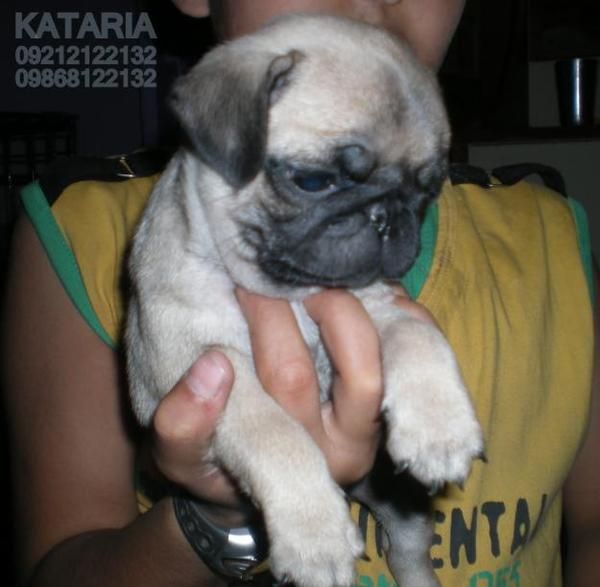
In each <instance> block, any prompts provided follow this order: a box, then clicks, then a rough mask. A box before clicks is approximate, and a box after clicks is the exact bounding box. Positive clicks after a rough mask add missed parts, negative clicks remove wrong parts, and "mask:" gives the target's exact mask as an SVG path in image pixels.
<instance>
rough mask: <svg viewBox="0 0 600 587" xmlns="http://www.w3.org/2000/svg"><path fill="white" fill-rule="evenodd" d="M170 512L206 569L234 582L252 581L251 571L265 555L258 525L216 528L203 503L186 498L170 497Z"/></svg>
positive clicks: (262, 538)
mask: <svg viewBox="0 0 600 587" xmlns="http://www.w3.org/2000/svg"><path fill="white" fill-rule="evenodd" d="M173 509H174V511H175V517H176V518H177V522H178V523H179V526H180V527H181V530H182V532H183V534H184V536H185V537H186V539H187V540H188V542H189V543H190V545H191V546H192V548H193V549H194V551H195V552H196V554H197V555H198V556H199V557H200V559H201V560H202V562H204V564H205V565H206V566H207V567H208V568H209V569H211V570H212V571H213V572H215V573H216V574H218V575H220V576H222V577H226V578H229V579H235V580H236V581H251V580H252V579H253V575H252V574H251V572H252V569H253V568H254V567H255V566H257V565H258V564H259V563H261V562H262V561H264V560H265V559H266V558H267V555H268V545H267V538H266V534H265V531H264V529H263V528H262V525H261V524H257V525H256V526H255V525H247V526H241V527H239V528H224V527H222V526H218V525H217V524H215V523H214V522H212V521H211V520H210V519H209V518H208V517H207V516H206V514H205V513H204V511H203V506H202V502H199V501H197V500H195V499H193V498H191V497H187V496H186V497H184V496H180V495H176V496H173Z"/></svg>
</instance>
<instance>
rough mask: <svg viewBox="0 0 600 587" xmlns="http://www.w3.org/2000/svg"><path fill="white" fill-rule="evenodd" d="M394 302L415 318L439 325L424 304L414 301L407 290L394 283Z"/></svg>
mask: <svg viewBox="0 0 600 587" xmlns="http://www.w3.org/2000/svg"><path fill="white" fill-rule="evenodd" d="M393 289H394V303H395V304H396V305H397V306H399V307H400V308H402V309H403V310H404V311H405V312H406V313H407V314H409V315H410V316H412V317H413V318H415V319H416V320H421V321H422V322H429V323H430V324H433V325H434V326H436V327H438V328H439V326H438V324H437V322H436V320H435V318H434V317H433V314H431V312H430V311H429V310H428V309H427V308H425V307H424V306H422V305H421V304H419V303H417V302H415V301H413V300H412V299H411V298H410V297H409V295H408V294H407V293H406V290H405V289H404V288H403V287H401V286H400V285H394V287H393Z"/></svg>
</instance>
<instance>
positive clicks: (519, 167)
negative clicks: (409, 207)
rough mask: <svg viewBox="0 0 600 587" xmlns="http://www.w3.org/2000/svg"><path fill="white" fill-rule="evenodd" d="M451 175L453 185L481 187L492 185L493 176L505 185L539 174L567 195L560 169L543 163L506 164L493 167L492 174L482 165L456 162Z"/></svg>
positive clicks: (559, 191)
mask: <svg viewBox="0 0 600 587" xmlns="http://www.w3.org/2000/svg"><path fill="white" fill-rule="evenodd" d="M449 175H450V181H451V182H452V185H460V184H464V183H472V184H476V185H479V186H481V187H492V185H493V184H492V181H491V177H495V178H496V179H497V180H499V181H500V183H502V184H503V185H514V184H516V183H518V182H520V181H522V180H523V179H525V178H526V177H528V176H530V175H539V176H540V177H541V179H542V181H543V182H544V184H545V185H546V187H548V188H550V189H551V190H554V191H555V192H558V193H559V194H561V195H563V196H565V197H567V188H566V184H565V180H564V179H563V176H562V174H561V173H560V171H558V169H555V168H554V167H550V166H549V165H544V164H542V163H516V164H513V165H504V166H502V167H496V168H495V169H493V170H492V172H491V174H488V173H487V172H486V171H485V170H484V169H481V168H480V167H475V166H473V165H468V164H466V163H454V164H452V165H451V166H450V172H449ZM490 176H491V177H490Z"/></svg>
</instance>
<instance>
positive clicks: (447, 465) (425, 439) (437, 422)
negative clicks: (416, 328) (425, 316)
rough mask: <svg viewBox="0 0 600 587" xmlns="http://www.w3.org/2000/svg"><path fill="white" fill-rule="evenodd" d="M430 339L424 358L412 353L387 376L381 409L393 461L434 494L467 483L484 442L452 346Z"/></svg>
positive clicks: (434, 337)
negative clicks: (447, 485) (448, 485)
mask: <svg viewBox="0 0 600 587" xmlns="http://www.w3.org/2000/svg"><path fill="white" fill-rule="evenodd" d="M428 335H430V337H431V338H430V340H428V341H426V342H428V344H426V345H424V346H425V348H426V350H427V351H428V352H427V353H426V354H423V353H422V352H419V355H420V356H416V357H410V353H408V355H409V356H403V357H401V358H399V359H398V362H397V364H396V365H394V366H393V368H391V369H390V370H389V373H386V387H387V389H386V395H385V399H384V403H383V408H384V410H385V413H386V417H387V422H388V440H387V448H388V451H389V454H390V456H391V457H392V459H393V460H394V462H395V463H396V465H397V466H398V468H399V469H400V470H408V471H409V472H410V473H411V475H413V476H414V477H415V478H416V479H418V480H419V481H420V482H422V483H424V484H425V485H427V486H429V487H430V488H431V489H432V491H434V492H435V491H437V489H439V488H440V487H441V486H442V485H443V484H444V483H446V482H453V483H458V484H463V483H464V482H465V480H466V478H467V477H468V475H469V471H470V470H471V464H472V461H473V459H475V458H481V457H482V456H483V453H484V443H483V435H482V431H481V427H480V425H479V422H478V421H477V418H476V415H475V411H474V409H473V406H472V404H471V400H470V397H469V393H468V391H467V389H466V388H465V385H464V383H463V381H462V377H461V375H460V370H459V368H458V365H457V364H456V360H455V358H454V354H453V353H452V351H451V349H450V346H449V345H448V343H447V342H446V340H445V339H444V338H443V337H442V336H441V335H440V334H439V333H437V332H434V331H432V332H429V333H428ZM420 350H421V351H423V348H421V349H420Z"/></svg>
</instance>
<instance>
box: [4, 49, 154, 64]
mask: <svg viewBox="0 0 600 587" xmlns="http://www.w3.org/2000/svg"><path fill="white" fill-rule="evenodd" d="M15 63H16V64H17V66H22V65H41V66H42V67H44V66H55V65H59V66H60V65H66V66H78V65H83V66H94V65H95V66H101V67H115V66H117V67H118V66H125V67H127V66H132V67H140V66H146V67H147V66H154V65H156V47H154V46H153V45H146V46H142V45H123V46H121V47H117V46H116V45H81V46H80V45H59V46H53V45H18V46H17V48H16V49H15Z"/></svg>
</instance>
